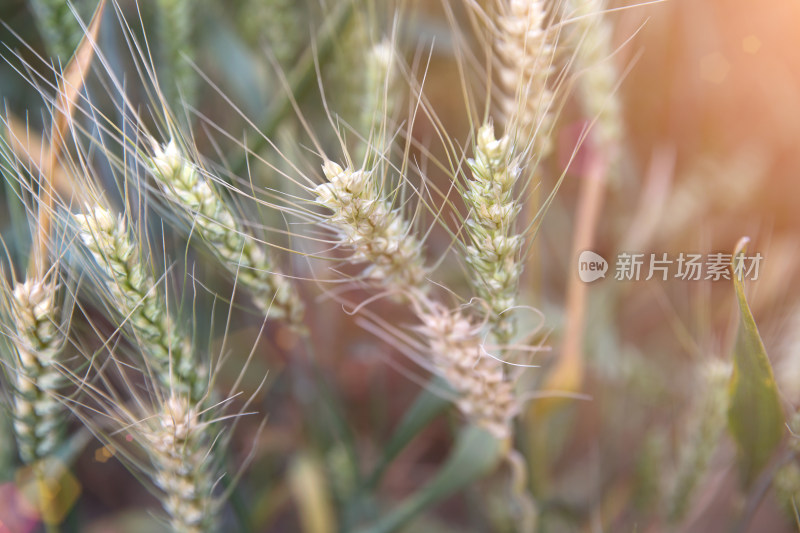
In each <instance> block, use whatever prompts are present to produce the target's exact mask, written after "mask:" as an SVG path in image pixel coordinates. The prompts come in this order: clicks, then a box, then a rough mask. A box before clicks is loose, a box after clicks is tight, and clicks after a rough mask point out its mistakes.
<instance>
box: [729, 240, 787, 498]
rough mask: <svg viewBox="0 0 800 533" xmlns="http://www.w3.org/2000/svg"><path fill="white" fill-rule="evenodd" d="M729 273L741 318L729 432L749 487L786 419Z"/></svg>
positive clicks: (736, 279)
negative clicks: (736, 448) (734, 442)
mask: <svg viewBox="0 0 800 533" xmlns="http://www.w3.org/2000/svg"><path fill="white" fill-rule="evenodd" d="M748 240H749V239H747V238H746V237H745V238H743V239H741V240H740V241H739V243H738V244H737V246H736V250H735V252H734V254H733V266H734V267H735V265H736V264H737V262H738V261H742V259H743V257H742V256H743V255H744V249H745V247H746V245H747V242H748ZM732 270H733V276H732V277H733V285H734V288H735V289H736V296H737V299H738V301H739V312H740V318H739V331H738V333H737V336H736V345H735V347H734V350H733V374H732V376H731V383H730V389H729V393H728V400H729V405H728V429H729V430H730V432H731V434H732V435H733V438H734V440H735V441H736V444H737V446H738V449H739V466H740V470H741V475H742V482H743V483H744V485H745V486H748V485H750V484H751V483H752V482H753V480H754V479H755V478H756V476H757V475H758V473H759V471H760V470H761V469H762V468H763V467H764V465H766V463H767V462H768V461H769V459H770V457H771V456H772V453H773V452H774V451H775V448H776V447H777V446H778V444H779V443H780V440H781V438H782V436H783V427H784V420H785V419H784V415H783V410H782V409H781V404H780V401H779V399H778V389H777V387H776V385H775V378H774V377H773V375H772V367H771V366H770V362H769V358H768V357H767V352H766V350H765V349H764V344H763V343H762V342H761V337H760V336H759V334H758V328H757V327H756V323H755V320H753V314H752V313H751V312H750V307H749V306H748V305H747V299H746V298H745V296H744V285H743V283H742V280H741V279H740V278H741V276H740V275H737V270H736V268H733V269H732Z"/></svg>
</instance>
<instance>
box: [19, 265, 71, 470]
mask: <svg viewBox="0 0 800 533" xmlns="http://www.w3.org/2000/svg"><path fill="white" fill-rule="evenodd" d="M56 293H57V291H56V286H55V284H54V283H52V282H48V281H44V280H35V279H29V280H26V281H25V282H24V283H17V285H16V286H15V287H14V290H13V293H12V295H11V309H10V314H11V315H12V320H13V325H14V328H15V330H16V334H15V335H12V336H11V341H12V344H13V346H14V348H15V350H16V365H15V368H14V369H13V374H14V377H13V381H14V383H13V387H14V405H13V414H14V433H15V435H16V438H17V444H18V446H19V454H20V457H21V458H22V460H23V461H24V462H25V463H26V464H33V463H35V462H36V461H38V460H40V459H45V458H47V457H49V456H50V455H51V454H52V453H53V452H54V451H55V450H56V447H57V446H58V445H59V444H60V443H61V440H62V430H61V426H62V425H63V413H64V407H63V405H62V404H61V402H60V401H59V399H58V398H59V389H60V388H61V387H62V386H63V385H64V378H63V376H62V374H61V372H59V370H58V365H59V361H58V356H59V354H60V353H61V351H62V348H63V346H64V341H65V338H64V335H63V333H62V332H61V331H60V330H59V328H58V325H57V324H58V322H57V319H58V314H59V308H58V307H57V306H56V305H55V303H54V299H55V294H56Z"/></svg>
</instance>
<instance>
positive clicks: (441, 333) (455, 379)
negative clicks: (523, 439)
mask: <svg viewBox="0 0 800 533" xmlns="http://www.w3.org/2000/svg"><path fill="white" fill-rule="evenodd" d="M414 303H415V310H416V313H417V316H418V317H419V319H420V321H421V322H422V324H421V325H420V326H419V327H418V329H419V331H420V332H421V333H422V335H423V336H424V337H425V338H426V340H427V342H428V346H429V348H430V352H431V357H432V362H433V364H434V365H435V367H436V370H437V372H438V373H439V374H440V375H441V376H442V377H444V378H445V379H446V380H447V382H448V383H449V384H450V386H451V387H453V389H455V391H456V393H457V394H458V398H457V400H456V405H457V406H458V408H459V410H460V411H461V412H462V413H463V414H464V416H465V417H466V418H467V420H469V421H470V422H471V423H473V424H476V425H478V426H481V427H483V428H485V429H486V430H487V431H489V432H491V433H492V434H493V435H495V436H496V437H497V438H500V439H504V438H506V437H509V436H510V435H511V420H512V419H513V418H514V416H515V415H516V414H517V413H518V412H519V406H518V402H517V399H516V396H515V394H514V381H513V380H512V379H511V378H510V377H509V376H508V375H507V374H506V373H505V371H504V368H503V363H502V362H501V361H499V360H497V359H495V358H494V357H491V356H490V355H489V354H488V353H487V352H486V350H485V348H484V346H483V341H482V338H481V332H482V331H483V328H482V327H481V325H476V324H474V323H473V322H472V321H470V320H469V319H468V318H467V317H466V316H464V314H463V313H461V312H460V311H450V310H449V309H446V308H445V307H444V306H442V305H441V304H439V303H438V302H434V301H432V300H429V299H421V300H417V301H415V302H414Z"/></svg>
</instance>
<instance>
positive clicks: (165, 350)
mask: <svg viewBox="0 0 800 533" xmlns="http://www.w3.org/2000/svg"><path fill="white" fill-rule="evenodd" d="M75 221H76V222H77V224H78V228H79V232H80V233H79V236H80V239H81V241H82V242H83V244H84V245H85V246H86V248H87V249H88V250H89V251H90V252H91V254H92V255H93V256H94V259H95V261H96V262H97V264H98V265H99V266H100V268H101V269H102V271H103V274H104V277H105V286H106V288H107V289H108V291H109V293H110V294H111V298H112V302H113V303H114V304H115V305H116V307H117V310H118V311H119V312H120V313H121V314H122V315H123V316H124V317H129V319H128V323H129V324H130V327H131V329H133V331H134V333H135V335H136V337H137V339H138V340H139V341H141V343H142V345H143V347H144V349H145V350H146V351H147V354H148V355H149V356H151V357H150V358H149V359H148V362H150V363H151V364H152V365H153V366H154V370H155V372H156V373H157V375H158V376H159V379H161V381H162V383H163V385H164V386H165V387H166V389H167V390H174V391H175V392H177V393H180V394H189V395H190V396H191V398H192V399H193V400H195V401H196V400H199V399H200V398H202V397H203V395H204V394H205V393H206V391H207V387H208V383H207V379H208V375H207V370H206V368H205V367H204V366H203V365H202V364H200V363H199V362H198V361H196V360H194V358H193V357H192V350H191V342H190V341H189V339H188V338H187V337H186V336H185V335H183V334H182V333H181V332H180V330H179V328H178V327H177V326H176V324H175V323H174V321H173V319H172V317H171V316H170V315H169V314H168V313H167V312H166V311H165V309H166V305H165V302H164V301H163V300H162V299H161V297H160V296H159V293H158V291H157V290H156V289H157V288H156V283H155V279H154V278H153V275H152V272H151V271H150V270H149V269H148V268H147V265H146V264H145V263H144V261H143V260H142V257H141V255H140V254H139V249H138V248H137V246H136V244H134V242H133V241H132V240H131V237H130V234H129V232H128V227H127V224H126V223H125V220H124V218H123V217H121V216H120V217H115V216H114V215H113V214H112V213H111V212H110V211H109V210H108V209H106V208H104V207H102V206H100V205H96V206H94V207H93V208H92V209H91V210H90V211H89V212H88V213H86V214H80V215H75Z"/></svg>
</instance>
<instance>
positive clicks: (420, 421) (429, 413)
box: [366, 377, 451, 489]
mask: <svg viewBox="0 0 800 533" xmlns="http://www.w3.org/2000/svg"><path fill="white" fill-rule="evenodd" d="M449 389H450V386H449V385H448V384H447V382H445V381H444V380H443V379H441V378H439V377H434V378H433V379H432V380H431V382H430V384H429V385H428V386H426V387H425V388H424V389H423V391H422V392H421V393H420V395H419V396H417V399H416V400H415V401H414V405H412V406H411V408H409V409H408V410H407V411H406V412H405V414H404V415H403V419H402V420H401V421H400V424H399V425H398V426H397V428H396V429H395V430H394V432H393V433H392V436H391V438H390V439H389V442H387V443H386V445H385V446H384V447H383V453H382V454H381V458H380V460H379V461H378V464H377V466H376V467H375V469H374V470H373V472H372V475H371V476H370V477H369V479H368V480H367V483H366V487H367V488H369V489H374V488H375V487H376V486H377V485H378V483H379V482H380V480H381V478H382V477H383V474H384V472H385V471H386V469H387V468H388V467H389V465H390V464H391V463H392V461H393V460H394V459H395V458H396V457H397V456H398V455H399V454H400V452H402V451H403V450H404V449H405V447H406V446H407V445H408V443H409V442H411V441H412V440H414V437H416V436H417V435H418V434H419V432H420V431H422V430H423V429H425V427H427V425H428V424H429V423H430V421H431V420H433V419H434V418H436V416H437V415H438V414H439V413H441V412H442V411H444V410H445V409H447V407H449V406H450V405H451V402H450V400H448V399H446V398H445V397H444V396H443V395H442V394H441V393H439V392H437V390H449Z"/></svg>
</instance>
